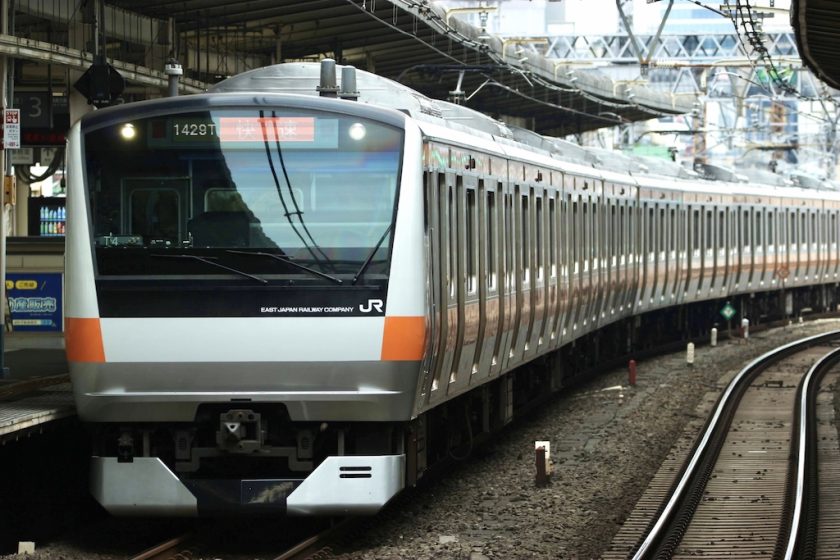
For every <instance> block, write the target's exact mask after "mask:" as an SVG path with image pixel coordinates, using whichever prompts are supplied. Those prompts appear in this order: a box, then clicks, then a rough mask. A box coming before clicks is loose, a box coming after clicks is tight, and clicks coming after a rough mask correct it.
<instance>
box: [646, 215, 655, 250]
mask: <svg viewBox="0 0 840 560" xmlns="http://www.w3.org/2000/svg"><path fill="white" fill-rule="evenodd" d="M645 206H647V204H646V205H645ZM653 218H654V213H653V208H652V207H649V208H648V209H647V222H648V223H647V247H646V248H647V252H648V260H651V261H652V260H654V259H655V258H656V233H655V232H656V230H655V227H654V225H655V224H654V221H653Z"/></svg>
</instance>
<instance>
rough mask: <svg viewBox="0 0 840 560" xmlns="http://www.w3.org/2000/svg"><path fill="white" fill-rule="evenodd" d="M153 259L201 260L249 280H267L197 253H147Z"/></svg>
mask: <svg viewBox="0 0 840 560" xmlns="http://www.w3.org/2000/svg"><path fill="white" fill-rule="evenodd" d="M149 256H150V257H152V258H155V259H190V260H194V261H198V262H203V263H205V264H209V265H210V266H215V267H216V268H221V269H223V270H227V271H228V272H233V273H234V274H238V275H239V276H244V277H245V278H250V279H251V280H256V281H257V282H259V283H260V284H268V280H266V279H265V278H260V277H259V276H254V275H253V274H248V273H247V272H243V271H241V270H237V269H235V268H231V267H229V266H225V265H223V264H219V263H217V262H214V261H212V260H211V259H209V258H207V257H202V256H199V255H149Z"/></svg>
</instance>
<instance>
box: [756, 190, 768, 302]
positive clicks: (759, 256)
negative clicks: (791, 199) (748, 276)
mask: <svg viewBox="0 0 840 560" xmlns="http://www.w3.org/2000/svg"><path fill="white" fill-rule="evenodd" d="M753 223H754V225H755V235H754V237H753V240H754V244H753V247H754V254H753V259H754V260H755V263H756V270H755V277H754V284H753V288H754V289H761V287H763V286H764V282H765V279H766V274H767V246H766V245H767V231H766V227H765V223H766V220H765V213H764V208H763V207H761V206H756V207H755V210H754V214H753Z"/></svg>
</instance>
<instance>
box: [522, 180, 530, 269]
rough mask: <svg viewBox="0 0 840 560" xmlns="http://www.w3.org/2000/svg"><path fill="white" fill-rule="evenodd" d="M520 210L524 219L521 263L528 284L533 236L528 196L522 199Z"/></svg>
mask: <svg viewBox="0 0 840 560" xmlns="http://www.w3.org/2000/svg"><path fill="white" fill-rule="evenodd" d="M519 200H520V204H521V206H520V210H521V212H522V213H521V216H522V219H521V220H520V224H521V227H520V236H521V237H520V241H521V243H522V245H521V247H520V248H521V259H522V260H521V263H522V283H523V284H525V283H527V282H528V281H529V280H530V278H531V276H530V271H531V235H530V233H531V232H530V228H531V219H530V218H531V216H530V209H529V207H528V206H529V199H528V195H527V194H523V195H522V196H521V197H520V199H519Z"/></svg>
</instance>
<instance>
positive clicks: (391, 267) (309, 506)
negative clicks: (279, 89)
mask: <svg viewBox="0 0 840 560" xmlns="http://www.w3.org/2000/svg"><path fill="white" fill-rule="evenodd" d="M407 122H409V120H408V119H406V118H405V116H404V115H402V114H400V113H398V112H396V111H390V110H384V109H377V108H374V107H370V106H366V105H363V104H360V103H352V102H348V101H340V100H331V99H321V98H318V97H307V96H294V95H289V96H283V95H260V96H256V95H244V94H214V95H196V96H189V97H181V98H174V99H166V100H157V101H148V102H141V103H135V104H129V105H124V106H121V107H115V108H111V109H106V110H101V111H97V112H94V113H91V114H89V115H87V116H86V117H85V118H83V119H82V121H81V123H80V124H79V125H77V126H76V127H74V129H73V130H72V132H71V137H70V145H69V162H70V163H69V187H68V202H67V207H68V228H67V262H66V270H67V281H66V284H67V311H66V314H67V321H66V342H67V354H68V361H69V363H70V372H71V376H72V380H73V387H74V392H75V398H76V403H77V409H78V414H79V417H80V418H81V419H82V420H83V421H85V422H87V423H89V426H90V427H91V431H92V433H93V434H94V457H93V459H92V474H91V479H92V492H93V494H94V496H95V497H96V498H97V500H98V501H99V502H100V503H101V504H102V505H103V506H105V508H106V509H108V510H109V511H111V512H112V513H115V514H137V515H149V514H151V515H203V514H216V513H236V512H245V513H254V512H263V511H264V512H286V513H289V514H297V515H309V514H344V513H371V512H375V511H377V510H378V509H379V508H380V507H381V506H382V505H383V504H384V503H386V502H387V501H388V500H389V499H390V498H391V497H392V496H393V495H394V494H395V493H396V492H398V491H399V490H400V489H401V488H402V487H403V485H404V468H405V450H404V448H403V447H404V436H405V426H406V425H407V423H408V422H409V421H410V420H411V415H412V406H413V402H414V395H415V391H416V387H417V378H418V372H419V369H420V366H419V364H420V360H421V358H422V355H423V353H424V347H425V342H424V336H425V319H424V306H425V301H424V297H425V295H424V289H425V286H424V283H423V279H424V278H425V276H424V272H423V264H422V262H423V259H422V256H423V232H422V227H423V224H422V216H421V215H420V214H419V212H420V210H419V209H420V208H421V207H422V193H421V191H420V174H421V172H420V165H421V164H420V153H421V149H420V136H419V132H417V130H416V127H414V128H412V127H411V126H408V125H407V124H406V123H407ZM398 209H401V210H399V211H398ZM412 209H413V210H412Z"/></svg>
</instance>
